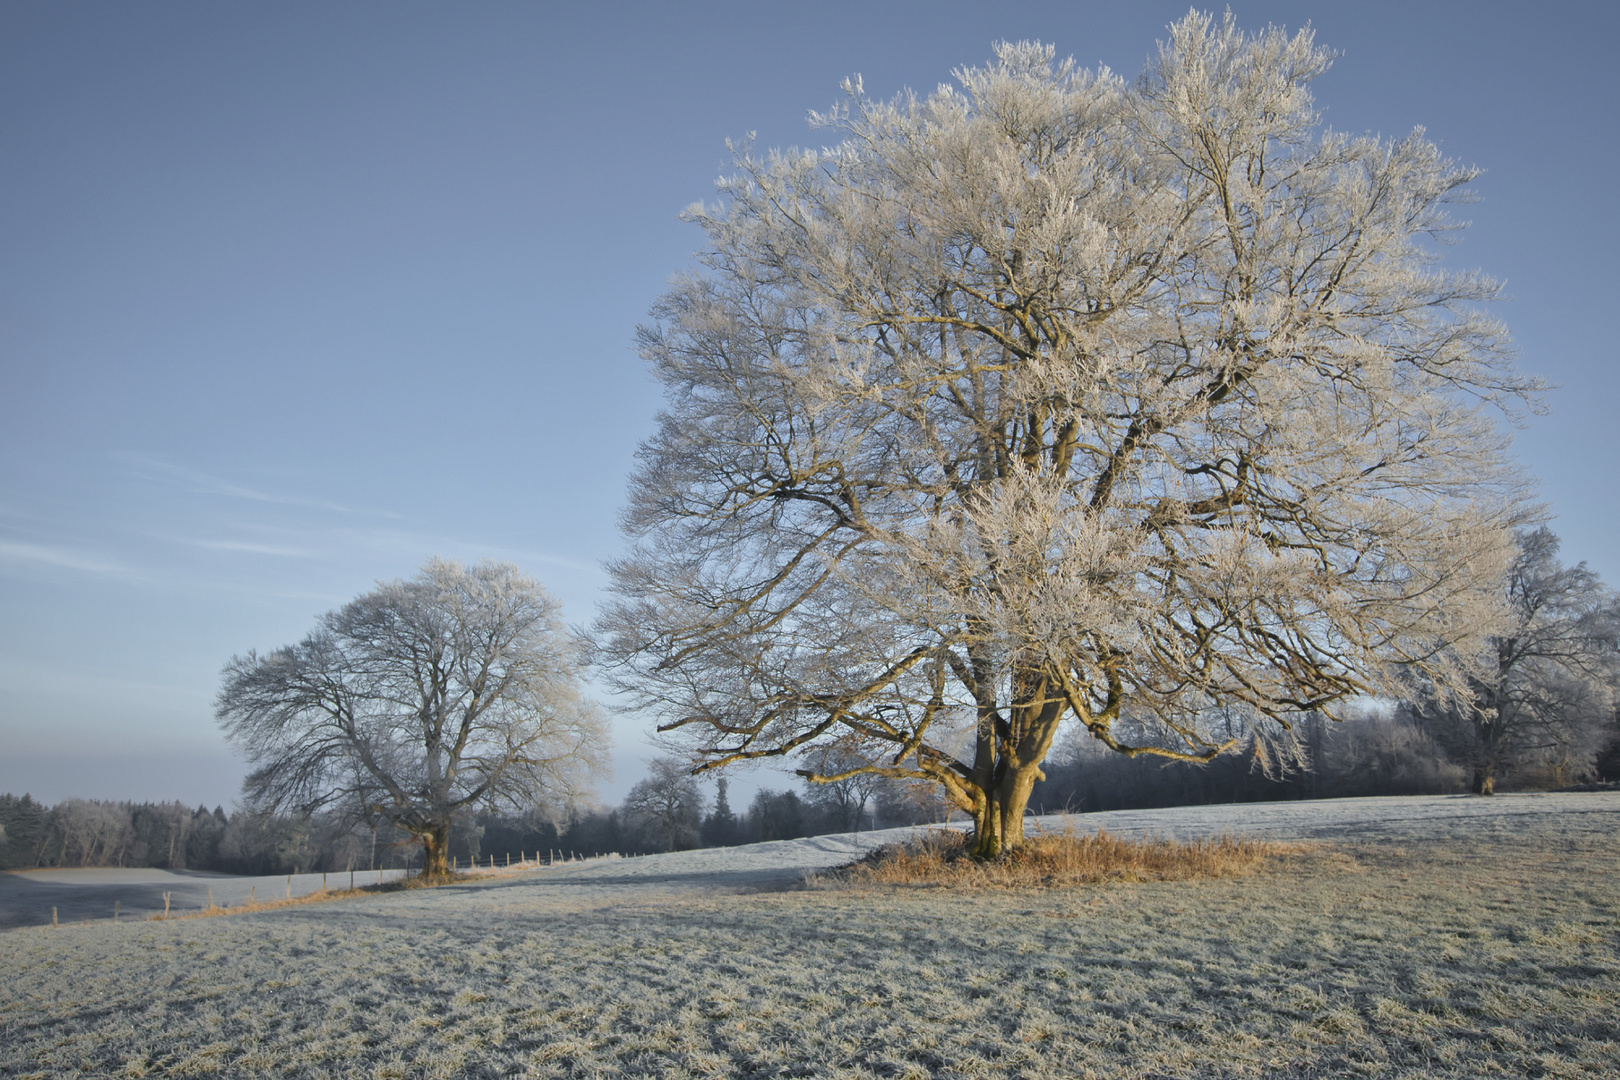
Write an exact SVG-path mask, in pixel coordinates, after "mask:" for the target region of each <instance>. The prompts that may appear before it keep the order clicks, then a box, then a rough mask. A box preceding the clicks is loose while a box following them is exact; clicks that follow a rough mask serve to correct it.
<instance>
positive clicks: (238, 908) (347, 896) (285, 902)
mask: <svg viewBox="0 0 1620 1080" xmlns="http://www.w3.org/2000/svg"><path fill="white" fill-rule="evenodd" d="M433 884H437V882H423V881H419V880H418V879H416V878H414V877H412V878H405V879H403V880H401V881H385V882H383V883H381V884H379V885H362V886H360V887H359V888H358V889H330V890H328V889H322V890H321V891H320V892H312V893H306V894H304V895H303V896H293V897H288V898H286V899H282V900H259V901H256V902H252V903H247V904H232V905H230V906H229V907H218V906H215V905H210V906H208V907H205V908H198V909H197V910H196V911H173V912H170V913H169V914H167V915H161V914H160V915H149V916H147V921H148V922H174V921H175V920H176V919H217V918H219V917H221V916H223V915H248V914H251V913H252V912H255V911H276V910H278V909H280V908H289V907H302V906H304V905H305V904H320V903H325V902H326V901H328V900H353V899H356V898H357V897H362V896H376V895H377V894H378V893H390V892H400V891H401V890H404V889H421V888H428V887H430V886H431V885H433Z"/></svg>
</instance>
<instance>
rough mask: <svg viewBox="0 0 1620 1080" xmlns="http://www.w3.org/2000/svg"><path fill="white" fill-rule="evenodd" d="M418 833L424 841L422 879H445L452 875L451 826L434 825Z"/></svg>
mask: <svg viewBox="0 0 1620 1080" xmlns="http://www.w3.org/2000/svg"><path fill="white" fill-rule="evenodd" d="M416 835H417V837H418V838H419V839H420V840H421V841H422V880H423V881H444V880H445V879H447V878H448V877H449V876H450V826H448V825H434V826H432V827H431V828H429V829H427V830H425V831H423V832H420V833H417V834H416Z"/></svg>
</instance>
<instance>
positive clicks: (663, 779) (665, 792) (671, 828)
mask: <svg viewBox="0 0 1620 1080" xmlns="http://www.w3.org/2000/svg"><path fill="white" fill-rule="evenodd" d="M623 809H624V814H625V816H626V817H627V818H629V819H630V820H631V821H632V822H634V823H635V824H636V825H637V826H638V827H639V828H641V829H643V830H645V831H646V832H647V833H650V834H651V835H652V836H653V837H655V838H656V839H657V841H658V843H659V844H660V845H661V846H662V847H663V849H664V850H665V851H681V850H683V849H685V848H690V847H694V846H695V845H696V844H697V840H698V827H699V824H700V823H701V821H702V818H703V793H702V792H701V791H700V790H699V789H698V785H697V781H696V780H694V779H692V774H691V770H689V769H687V768H686V766H684V765H682V764H681V763H680V762H679V761H675V760H673V759H671V758H657V759H655V760H654V761H653V762H652V763H651V764H650V765H649V766H648V775H647V777H646V779H644V780H638V781H637V782H636V785H635V787H633V788H631V789H630V794H629V795H628V796H626V797H625V800H624V807H623Z"/></svg>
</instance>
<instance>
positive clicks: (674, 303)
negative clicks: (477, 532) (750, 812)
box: [598, 13, 1535, 857]
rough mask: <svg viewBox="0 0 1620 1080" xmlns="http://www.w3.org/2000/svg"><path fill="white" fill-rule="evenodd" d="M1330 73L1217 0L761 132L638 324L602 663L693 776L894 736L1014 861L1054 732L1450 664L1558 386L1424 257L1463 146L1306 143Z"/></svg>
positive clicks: (1197, 716) (1140, 738)
mask: <svg viewBox="0 0 1620 1080" xmlns="http://www.w3.org/2000/svg"><path fill="white" fill-rule="evenodd" d="M1328 63H1329V54H1328V53H1326V52H1325V51H1323V50H1321V49H1319V48H1317V47H1316V46H1315V44H1314V43H1313V41H1312V37H1311V34H1310V32H1309V31H1308V30H1307V31H1301V32H1299V33H1297V34H1294V35H1292V36H1291V35H1289V34H1288V33H1286V32H1284V31H1282V30H1280V29H1275V28H1273V29H1267V30H1265V31H1263V32H1261V33H1259V34H1257V35H1253V36H1251V35H1248V34H1245V33H1243V32H1242V31H1241V30H1240V29H1238V28H1237V26H1236V25H1235V23H1234V22H1233V20H1232V18H1231V17H1230V16H1228V17H1227V18H1226V19H1225V20H1224V21H1222V20H1217V19H1212V18H1210V17H1209V16H1206V15H1200V14H1197V13H1193V14H1190V15H1188V16H1187V17H1186V18H1184V19H1182V20H1181V21H1180V22H1178V23H1176V24H1175V25H1174V26H1172V27H1171V28H1170V35H1169V40H1168V41H1167V42H1165V43H1164V44H1163V45H1162V46H1161V47H1160V50H1159V53H1158V55H1157V57H1156V58H1155V59H1153V60H1152V61H1151V62H1150V63H1149V65H1148V67H1147V69H1146V70H1145V71H1144V72H1143V73H1142V76H1141V77H1140V78H1139V79H1137V80H1136V81H1134V82H1126V81H1125V80H1123V79H1120V78H1118V77H1117V76H1115V75H1113V74H1112V73H1110V72H1107V71H1100V72H1090V71H1085V70H1082V69H1080V68H1078V67H1076V66H1074V65H1073V64H1072V63H1070V62H1062V61H1058V60H1057V59H1055V54H1054V52H1053V50H1051V49H1050V48H1047V47H1044V46H1041V45H1038V44H1028V43H1023V44H1006V45H1002V46H1000V47H999V48H998V50H997V52H996V56H995V58H994V59H993V60H992V61H991V62H990V63H989V64H988V65H987V66H985V67H981V68H969V69H964V70H961V71H958V72H957V73H956V75H957V82H958V86H956V87H942V88H941V89H939V90H938V91H936V92H935V93H934V94H932V95H930V96H928V97H927V98H919V97H917V96H915V95H913V94H909V93H906V94H902V95H900V96H899V97H897V98H895V99H894V100H892V101H887V102H883V101H874V100H871V99H869V98H867V97H866V96H865V95H864V94H863V93H862V90H861V87H860V84H859V82H858V81H855V82H851V83H850V84H849V85H848V87H847V89H848V92H849V99H848V101H847V103H846V104H844V105H842V106H840V107H838V108H835V109H834V110H833V111H831V112H829V113H827V114H825V115H824V116H821V117H820V118H819V120H820V122H821V124H822V125H823V126H825V127H827V128H830V129H832V130H833V131H834V132H836V133H838V135H839V136H841V139H842V141H838V142H835V143H833V144H832V145H829V146H827V147H826V148H825V149H822V150H811V151H799V150H794V151H789V152H784V153H772V154H769V155H767V156H763V157H761V156H756V155H754V154H752V153H751V152H749V151H747V150H744V151H743V152H742V153H740V154H739V156H738V159H737V175H736V176H735V177H733V178H731V179H730V180H727V181H725V182H723V184H722V187H721V194H722V196H723V201H722V202H721V203H720V204H719V205H716V206H713V207H701V208H696V209H693V210H692V211H691V212H690V213H689V218H690V220H692V221H694V222H696V223H697V224H698V225H699V226H700V227H701V228H702V229H703V230H704V232H705V235H706V241H707V242H706V246H705V248H704V250H703V252H702V255H701V256H700V258H701V261H702V263H703V269H702V271H701V272H698V273H694V274H690V275H686V276H684V277H682V278H680V279H679V280H678V281H677V283H676V284H675V285H674V287H673V288H672V289H671V290H670V291H669V293H668V294H666V295H665V297H664V298H663V299H662V301H661V302H660V303H659V304H658V305H657V307H656V308H655V309H654V315H655V317H656V320H657V322H656V324H655V325H653V326H651V327H648V328H645V329H644V330H643V331H642V334H641V350H642V353H643V355H644V356H645V357H646V359H647V360H648V361H649V363H650V364H651V365H652V368H653V370H654V371H655V372H656V374H657V376H658V378H659V379H661V380H662V381H663V383H664V386H665V388H666V392H667V394H668V397H669V402H670V404H669V408H668V410H667V412H666V413H665V414H664V416H663V418H662V420H661V423H660V427H659V430H658V432H657V434H656V435H654V436H653V438H652V439H650V440H649V441H648V442H647V443H646V445H644V446H643V448H642V450H641V464H640V466H639V468H638V469H637V471H636V473H635V475H634V477H633V479H632V485H631V487H632V494H631V503H630V507H629V510H628V511H627V513H626V516H625V521H626V525H627V529H628V531H629V533H630V535H631V537H632V539H633V541H634V546H633V548H632V550H631V552H630V553H629V554H628V555H627V556H626V557H625V558H624V559H622V560H620V561H618V562H617V563H615V564H614V565H613V566H612V572H613V577H614V586H615V588H616V590H617V592H618V596H619V600H618V602H617V603H616V605H614V606H613V607H612V608H610V609H609V610H608V611H606V612H605V613H604V616H603V619H602V621H601V622H600V623H599V625H598V631H599V639H600V641H601V643H602V646H603V651H602V656H603V659H604V660H606V661H608V662H609V663H610V664H612V665H614V666H613V668H612V673H613V675H614V677H616V681H617V683H618V685H619V686H620V687H622V688H623V689H625V690H626V691H628V692H630V693H632V694H634V695H637V696H638V697H639V704H641V705H642V706H644V707H645V708H647V709H648V710H649V711H651V712H653V713H655V714H658V715H660V716H661V718H662V725H661V726H662V728H663V730H665V731H666V732H668V733H669V734H670V737H671V738H672V740H674V741H675V743H676V744H677V745H679V746H680V747H681V748H682V749H683V750H684V751H685V752H686V753H689V754H691V755H692V756H693V757H694V758H696V759H698V760H699V761H701V762H702V763H703V764H704V766H705V767H712V768H718V767H723V766H725V765H726V764H728V763H731V762H736V761H746V760H757V759H760V758H767V757H783V756H801V755H803V754H805V753H806V752H807V751H810V752H814V751H815V750H816V749H817V748H819V747H822V746H827V745H836V744H842V743H848V742H854V743H856V744H858V745H860V746H861V747H862V748H863V749H864V748H867V747H872V748H881V752H880V753H874V754H873V755H872V756H870V757H868V759H867V761H866V764H865V765H864V766H862V767H863V768H865V769H867V770H869V771H871V772H874V773H877V774H879V775H882V776H886V777H890V778H893V779H897V780H904V779H916V780H925V781H928V782H930V783H933V784H937V785H939V786H940V787H941V788H943V789H944V792H945V795H946V797H947V798H948V799H949V800H950V802H951V803H952V804H953V805H955V806H956V807H957V808H959V809H961V810H963V811H965V812H967V813H968V814H970V815H972V817H973V822H974V840H973V844H972V851H973V852H974V854H975V855H977V856H980V857H992V856H995V855H997V854H998V853H1000V852H1001V851H1003V850H1006V849H1009V848H1012V847H1016V846H1017V845H1018V844H1019V843H1020V842H1021V839H1022V829H1023V824H1022V822H1023V815H1024V811H1025V807H1026V804H1027V802H1028V799H1029V795H1030V791H1031V789H1032V787H1033V786H1034V784H1035V782H1036V781H1037V780H1038V779H1039V778H1040V776H1041V763H1042V761H1043V760H1044V759H1045V758H1046V755H1047V753H1048V752H1049V751H1050V749H1051V747H1052V745H1053V740H1054V739H1055V737H1056V735H1057V733H1058V729H1059V727H1060V725H1062V724H1063V723H1064V721H1066V720H1069V721H1072V722H1074V723H1077V724H1078V725H1079V726H1081V727H1083V728H1084V729H1085V730H1086V731H1087V732H1088V733H1089V735H1090V736H1091V737H1092V738H1094V739H1095V740H1097V741H1098V742H1099V743H1101V744H1103V745H1105V746H1107V747H1109V748H1110V749H1112V750H1115V751H1118V752H1120V753H1124V754H1128V755H1140V754H1152V755H1160V756H1163V757H1169V758H1178V759H1183V760H1191V761H1207V760H1210V759H1212V758H1213V757H1215V756H1216V755H1218V754H1221V753H1224V752H1227V751H1231V750H1235V749H1238V748H1239V746H1240V744H1239V743H1238V742H1235V741H1234V740H1233V739H1231V738H1229V737H1226V736H1224V735H1223V734H1222V733H1221V731H1220V730H1219V725H1216V726H1214V727H1212V726H1211V725H1210V722H1209V721H1210V720H1211V718H1219V717H1222V716H1229V715H1236V714H1239V713H1241V714H1243V715H1245V716H1250V717H1253V718H1254V719H1255V721H1256V722H1257V723H1262V724H1263V723H1271V722H1279V723H1283V724H1286V723H1288V722H1290V719H1291V718H1293V717H1296V716H1298V715H1301V714H1303V713H1306V712H1309V711H1311V710H1318V711H1321V712H1323V713H1325V714H1329V715H1335V714H1336V713H1337V712H1338V711H1339V710H1341V709H1342V708H1343V707H1344V706H1345V705H1346V703H1348V702H1352V701H1355V700H1356V699H1358V698H1360V697H1361V696H1364V695H1367V694H1370V693H1378V692H1384V691H1386V690H1387V689H1388V688H1389V687H1390V686H1392V685H1393V684H1394V681H1395V675H1396V673H1397V672H1399V671H1401V670H1403V669H1406V668H1410V667H1412V666H1416V667H1420V668H1422V669H1424V670H1425V671H1426V672H1427V673H1428V675H1429V677H1431V678H1433V679H1434V680H1435V681H1436V682H1438V683H1441V684H1453V685H1454V684H1456V683H1457V682H1458V681H1459V678H1460V676H1459V673H1458V672H1457V671H1455V670H1453V669H1451V668H1448V666H1447V665H1448V663H1449V661H1448V658H1449V657H1452V656H1455V655H1458V653H1457V652H1456V651H1455V650H1453V649H1452V648H1451V647H1452V646H1456V645H1462V646H1464V648H1463V650H1462V652H1464V653H1467V652H1469V651H1470V646H1469V641H1470V639H1471V638H1474V639H1477V637H1478V636H1479V635H1480V634H1483V633H1487V632H1489V631H1490V630H1491V629H1492V628H1493V627H1494V626H1495V625H1496V620H1497V617H1498V610H1497V609H1498V608H1499V607H1500V603H1499V599H1498V597H1497V596H1496V594H1495V591H1494V587H1493V584H1494V582H1495V581H1496V580H1497V577H1498V575H1499V573H1500V572H1501V570H1502V568H1503V567H1504V566H1505V565H1506V564H1507V561H1508V559H1509V558H1510V557H1511V552H1512V533H1511V529H1512V526H1513V525H1514V523H1516V522H1517V521H1519V520H1520V506H1521V505H1522V496H1523V493H1522V485H1521V483H1520V480H1519V477H1518V475H1517V473H1516V471H1515V469H1514V468H1513V466H1512V465H1511V464H1510V463H1509V461H1508V459H1507V458H1506V457H1505V452H1506V440H1505V437H1504V436H1503V434H1502V433H1501V430H1500V427H1499V424H1500V416H1501V414H1502V411H1503V410H1504V409H1505V410H1507V411H1508V412H1510V413H1511V411H1512V410H1514V409H1516V408H1519V407H1521V406H1522V404H1523V402H1524V399H1525V398H1526V396H1527V395H1529V394H1531V393H1533V391H1534V390H1535V384H1534V382H1533V381H1532V380H1528V379H1525V378H1523V377H1521V376H1519V375H1518V374H1517V373H1516V372H1515V371H1514V369H1513V366H1512V362H1511V360H1512V357H1511V353H1512V349H1511V344H1510V342H1509V339H1508V336H1507V333H1506V331H1505V329H1504V328H1503V326H1502V325H1501V324H1500V323H1498V322H1497V321H1496V320H1495V319H1493V318H1491V317H1490V316H1488V315H1487V314H1485V313H1484V312H1483V311H1482V310H1481V305H1482V304H1483V303H1484V302H1486V301H1489V300H1491V299H1492V298H1493V297H1494V296H1495V294H1496V291H1497V290H1496V286H1495V284H1494V283H1492V282H1491V281H1490V280H1488V279H1486V278H1484V277H1482V276H1480V275H1479V274H1476V273H1471V272H1460V273H1459V272H1451V271H1448V270H1446V269H1444V268H1443V267H1442V266H1441V265H1440V264H1439V262H1438V256H1437V250H1438V249H1437V247H1436V245H1435V240H1436V239H1437V238H1443V237H1444V236H1446V234H1448V233H1449V232H1451V231H1452V230H1454V229H1455V228H1457V224H1456V223H1455V222H1454V221H1453V220H1452V219H1451V218H1450V217H1449V215H1448V212H1447V204H1448V203H1449V202H1451V201H1454V200H1456V199H1458V198H1459V197H1461V196H1462V195H1463V194H1464V193H1465V190H1466V187H1465V186H1466V185H1467V184H1468V183H1469V182H1470V181H1471V180H1472V179H1473V177H1474V175H1475V172H1474V170H1472V169H1470V168H1466V167H1462V166H1459V165H1457V164H1455V163H1454V162H1451V161H1448V160H1447V159H1446V158H1444V157H1443V156H1442V155H1441V154H1440V152H1439V150H1438V149H1437V148H1436V147H1435V145H1434V144H1433V143H1431V142H1429V141H1428V140H1427V139H1425V138H1424V137H1423V134H1422V132H1421V131H1418V132H1414V133H1412V134H1411V135H1410V136H1408V137H1406V138H1402V139H1397V140H1393V141H1389V140H1383V139H1379V138H1374V137H1370V136H1361V137H1353V136H1347V135H1343V134H1340V133H1338V132H1333V131H1329V130H1325V129H1323V128H1322V127H1321V125H1320V123H1319V118H1318V115H1317V113H1316V110H1315V108H1314V106H1313V104H1312V100H1311V94H1310V89H1309V88H1310V84H1311V82H1312V80H1313V79H1315V78H1316V77H1317V76H1318V75H1320V74H1321V73H1322V72H1323V71H1325V70H1326V69H1327V67H1328ZM810 771H811V772H812V773H813V774H814V775H813V777H812V778H813V779H822V780H828V779H832V778H833V776H835V775H839V774H828V773H824V772H817V771H816V770H815V768H814V766H813V765H812V767H811V770H810Z"/></svg>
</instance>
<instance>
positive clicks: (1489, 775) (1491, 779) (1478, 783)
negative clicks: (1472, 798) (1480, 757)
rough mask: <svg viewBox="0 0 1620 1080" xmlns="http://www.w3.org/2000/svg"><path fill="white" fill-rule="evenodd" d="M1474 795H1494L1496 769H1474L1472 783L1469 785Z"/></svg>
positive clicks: (1482, 767) (1478, 767)
mask: <svg viewBox="0 0 1620 1080" xmlns="http://www.w3.org/2000/svg"><path fill="white" fill-rule="evenodd" d="M1470 787H1471V788H1472V789H1473V792H1474V794H1475V795H1494V794H1496V769H1495V768H1493V767H1492V766H1490V765H1480V766H1477V767H1476V768H1475V769H1474V782H1473V783H1472V784H1471V785H1470Z"/></svg>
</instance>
